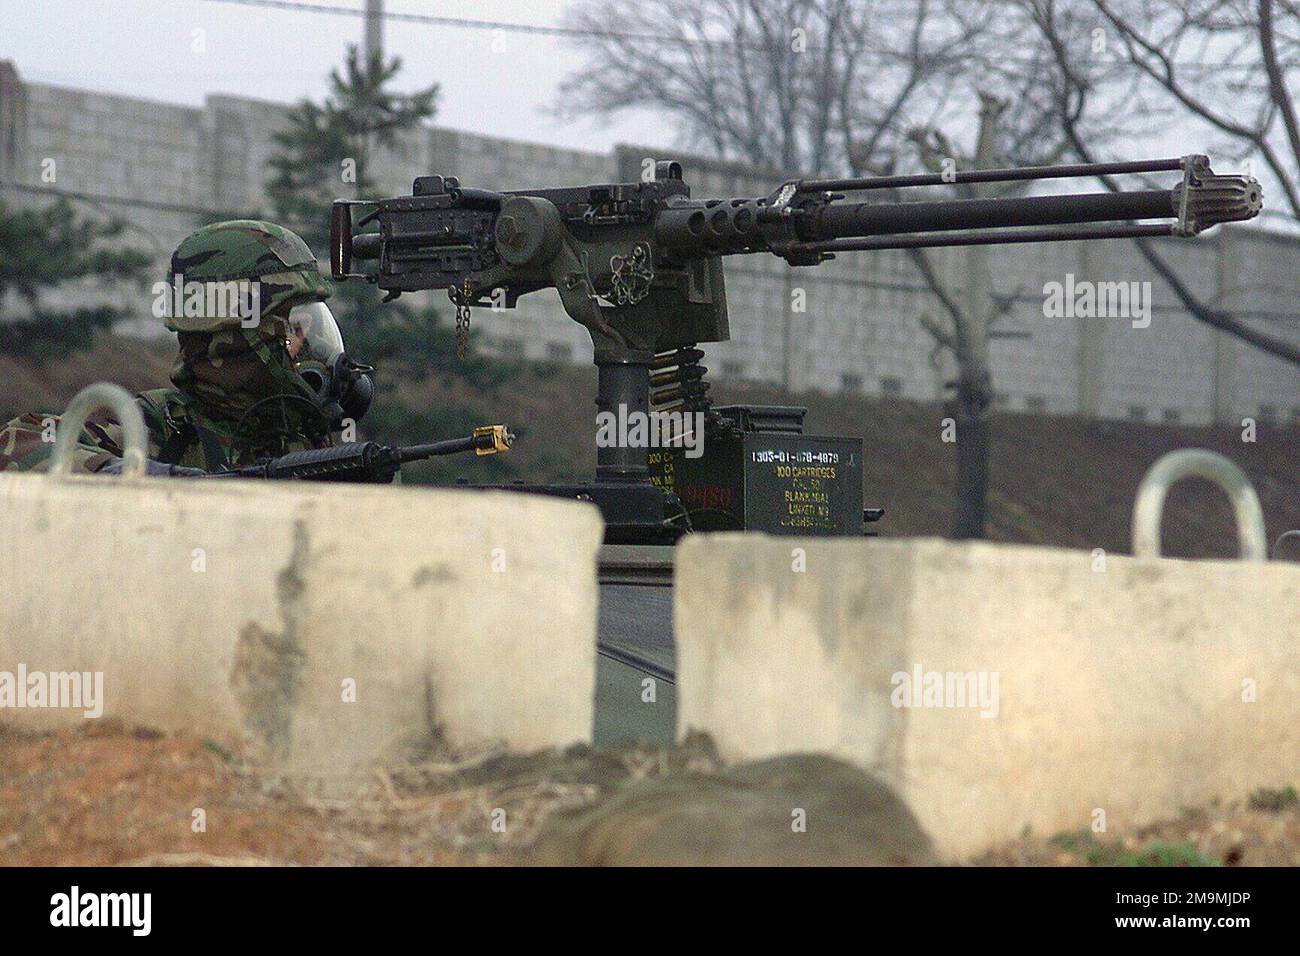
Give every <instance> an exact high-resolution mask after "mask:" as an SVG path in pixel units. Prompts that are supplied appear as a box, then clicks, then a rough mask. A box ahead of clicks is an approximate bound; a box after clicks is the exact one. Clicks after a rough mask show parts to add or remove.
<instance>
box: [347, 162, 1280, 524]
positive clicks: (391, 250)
mask: <svg viewBox="0 0 1300 956" xmlns="http://www.w3.org/2000/svg"><path fill="white" fill-rule="evenodd" d="M1174 172H1177V173H1179V174H1180V179H1179V180H1178V181H1177V182H1176V183H1174V184H1172V185H1171V186H1170V187H1169V188H1167V189H1140V190H1133V191H1124V192H1101V193H1069V194H1061V195H1041V196H1015V197H1002V198H991V199H984V198H976V199H969V198H967V199H940V200H931V201H909V202H899V201H892V200H893V196H894V195H895V193H894V191H896V190H902V189H910V188H915V187H943V186H949V185H953V184H960V183H994V182H1029V181H1035V180H1049V179H1068V178H1080V177H1093V176H1105V175H1130V174H1153V173H1174ZM873 191H890V192H889V193H888V195H889V196H890V199H891V201H884V202H872V201H861V200H860V201H849V199H848V195H847V194H850V193H852V194H855V198H856V197H860V196H862V195H864V194H868V193H871V192H873ZM1261 205H1262V202H1261V191H1260V186H1259V183H1258V182H1256V181H1255V180H1254V179H1252V178H1250V177H1245V176H1224V175H1218V174H1216V173H1214V172H1213V171H1212V170H1211V168H1210V164H1209V159H1208V158H1207V157H1205V156H1202V155H1191V156H1184V157H1182V158H1179V159H1158V160H1144V161H1139V162H1121V163H1089V164H1076V165H1065V166H1039V167H1028V168H1023V169H993V170H972V171H965V172H950V173H946V174H945V173H940V174H923V175H914V176H872V177H861V178H851V179H801V180H790V181H788V182H786V183H784V184H783V185H782V186H781V187H780V188H778V189H777V190H775V191H774V192H773V193H772V194H771V195H769V196H766V197H762V198H741V199H708V200H700V199H692V198H691V195H690V188H689V187H688V186H687V184H686V183H685V182H684V181H683V180H682V170H681V166H680V165H679V164H678V163H675V162H660V163H658V164H657V165H656V168H655V178H654V179H653V180H649V181H644V182H630V183H612V184H603V185H594V186H584V187H576V188H558V189H529V190H514V191H508V192H494V191H491V190H485V189H475V188H470V187H465V186H462V185H461V184H460V182H459V181H458V180H457V179H455V178H453V177H444V176H421V177H419V178H417V179H416V180H415V182H414V184H413V188H412V194H411V195H410V196H401V197H397V198H392V199H380V200H373V201H365V200H339V201H337V202H335V204H334V207H333V211H332V217H331V229H330V235H331V239H330V264H331V272H332V274H333V276H334V277H335V278H336V279H349V278H364V279H367V280H369V281H371V282H373V283H375V284H376V285H377V286H378V287H379V288H380V289H383V290H384V291H385V292H386V293H387V296H386V299H385V301H387V300H388V299H392V298H395V297H397V296H398V295H400V294H401V293H403V292H412V291H418V290H427V289H445V290H447V293H448V295H449V297H450V298H451V300H452V302H453V303H454V305H455V306H456V309H457V316H458V326H459V325H460V324H461V323H462V322H465V323H466V324H467V319H468V312H469V309H470V308H471V307H472V306H476V305H485V304H489V303H490V304H491V305H493V306H494V307H497V308H500V307H505V308H513V307H514V306H515V305H516V303H517V302H518V300H519V298H520V297H521V296H523V295H527V294H528V293H530V292H536V291H538V290H541V289H547V288H553V289H555V290H556V291H557V292H558V293H559V296H560V300H561V302H562V303H563V306H564V309H565V311H566V312H567V313H568V314H569V316H570V317H572V318H573V319H574V320H576V321H577V322H580V323H581V324H582V325H583V326H585V327H586V328H587V330H588V332H589V333H590V335H591V338H592V343H593V347H594V359H595V363H596V366H597V369H598V374H599V379H598V387H597V397H596V405H597V408H598V411H599V412H608V413H610V414H619V415H620V416H626V415H630V414H636V413H639V414H643V415H644V414H647V413H649V412H650V411H651V410H652V409H653V410H654V411H658V412H685V413H696V412H698V413H705V414H707V428H708V433H709V434H711V435H715V436H716V435H724V436H725V435H730V436H732V437H733V438H735V437H739V436H741V435H742V434H743V433H747V432H763V431H764V429H763V428H762V427H761V422H762V420H763V416H762V415H761V414H759V415H757V417H755V416H754V415H751V414H744V413H743V410H742V412H736V410H734V409H733V410H732V412H733V414H732V415H730V417H728V416H724V415H722V414H721V411H722V410H720V409H712V408H711V407H710V403H709V401H708V398H707V396H706V392H707V390H708V384H707V383H706V382H705V381H704V372H705V371H706V370H705V369H704V367H703V366H701V365H700V364H699V359H700V358H702V357H703V352H702V351H701V350H700V349H698V348H697V346H698V345H699V344H700V343H706V342H720V341H725V340H726V339H727V338H728V337H729V329H728V316H727V301H726V289H725V285H724V282H723V271H722V259H723V257H724V256H730V255H748V254H757V253H770V254H773V255H777V256H780V257H781V258H783V259H785V260H786V262H788V263H790V264H791V265H793V266H811V265H816V264H818V263H820V262H824V261H826V260H827V259H831V258H833V257H834V256H835V255H836V254H838V253H841V252H856V251H866V250H879V249H903V248H928V247H939V246H963V245H986V244H1007V243H1021V242H1051V241H1058V240H1071V239H1116V238H1124V237H1142V236H1183V237H1188V236H1194V235H1196V234H1198V233H1200V232H1202V231H1204V230H1205V229H1209V228H1211V227H1212V226H1215V225H1218V224H1220V223H1225V222H1237V221H1243V220H1248V219H1251V218H1253V217H1255V216H1256V215H1258V214H1259V212H1260V209H1261ZM358 206H360V207H367V208H368V209H369V211H368V212H365V213H364V215H362V216H361V217H360V218H358V219H357V220H356V221H355V222H354V220H353V209H354V208H355V207H358ZM371 226H374V227H377V231H364V230H367V227H371ZM355 230H363V231H361V232H360V233H357V232H356V231H355ZM359 261H369V262H374V263H375V264H376V265H375V268H374V271H371V272H364V273H363V272H354V271H353V269H354V264H355V263H356V262H359ZM756 421H758V422H759V423H760V424H759V426H757V427H756V426H755V422H756ZM778 431H779V429H778ZM796 434H801V430H800V432H797V433H796ZM679 437H680V436H679ZM783 440H784V439H783ZM809 441H812V439H809ZM742 444H744V443H743V442H742ZM746 447H747V446H746ZM751 451H752V450H751ZM768 451H773V450H772V449H768ZM794 451H797V449H786V451H783V452H781V454H785V453H787V452H790V453H793V452H794ZM752 453H753V454H758V452H757V451H753V452H752ZM773 453H776V452H775V451H773ZM857 454H858V455H859V456H860V454H861V452H860V447H859V449H858V452H857ZM659 463H660V464H662V462H659ZM650 465H651V462H650V455H649V448H648V447H645V446H642V447H629V445H628V443H612V444H606V445H602V446H601V447H599V448H598V450H597V469H596V482H595V484H594V485H583V486H538V487H534V488H532V489H531V490H536V491H542V492H544V493H551V494H562V495H565V496H576V497H587V498H590V499H592V500H595V501H596V502H597V503H598V504H600V505H601V508H602V511H604V512H605V514H606V521H607V522H608V523H609V524H610V525H611V531H612V533H611V541H617V540H646V539H647V536H650V537H653V535H654V534H660V535H663V536H667V537H672V536H674V535H675V534H678V533H680V532H681V531H682V530H685V528H686V527H687V526H688V525H689V524H690V522H689V519H688V518H687V517H686V515H687V512H688V510H689V509H688V508H687V507H686V506H683V505H682V503H681V501H679V500H677V498H676V497H675V495H674V494H673V492H674V491H679V490H681V487H680V485H679V484H678V483H677V481H676V478H674V477H673V475H672V474H671V473H669V474H668V475H667V476H665V472H664V471H663V469H662V468H660V469H658V470H657V473H656V475H655V477H656V478H657V479H658V483H659V485H660V491H661V492H662V494H661V493H659V492H653V491H651V490H650V489H649V488H648V479H650V478H651V467H650ZM714 490H717V489H714ZM859 492H860V489H859ZM860 504H861V497H860V493H859V495H858V497H857V507H858V508H859V509H860ZM706 507H707V510H710V511H717V510H718V509H717V508H716V507H714V506H713V505H708V506H706ZM732 518H734V515H733V516H732ZM841 524H842V522H830V523H828V524H825V525H822V526H816V527H813V528H812V529H811V530H812V532H813V533H815V532H816V530H817V527H823V528H824V529H826V530H832V531H833V530H837V529H838V527H839V525H841ZM615 526H620V527H626V528H630V529H631V531H629V532H628V534H627V535H622V534H621V532H619V531H617V530H616V527H615ZM721 526H724V527H725V526H727V524H726V522H725V521H724V522H723V523H722V525H721ZM741 526H742V527H749V526H752V525H750V524H748V523H746V522H745V521H743V520H742V521H741ZM859 527H860V525H859ZM783 529H784V526H783V528H768V530H783ZM785 530H791V531H792V533H793V532H799V533H809V530H810V529H809V528H807V527H803V528H790V529H785Z"/></svg>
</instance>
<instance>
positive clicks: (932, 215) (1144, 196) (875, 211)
mask: <svg viewBox="0 0 1300 956" xmlns="http://www.w3.org/2000/svg"><path fill="white" fill-rule="evenodd" d="M1175 215H1177V206H1176V196H1175V191H1174V190H1172V189H1144V190H1140V191H1137V192H1124V193H1082V194H1072V195H1065V196H1021V197H1011V198H1003V199H948V200H938V201H935V202H900V203H866V202H863V203H839V202H834V203H829V204H828V205H826V206H823V207H822V208H820V209H815V210H813V211H812V212H811V213H810V214H809V215H808V216H807V217H806V218H805V220H804V222H803V223H801V224H800V225H799V226H798V227H797V228H798V231H799V233H800V234H801V235H802V236H803V237H804V238H806V239H808V240H810V241H817V240H823V239H841V238H851V237H859V236H882V235H894V234H897V233H904V232H938V231H946V230H956V229H983V228H988V227H991V226H1048V225H1051V226H1063V225H1068V224H1072V223H1092V222H1115V221H1125V220H1129V219H1159V218H1162V217H1163V218H1166V219H1168V218H1171V217H1173V216H1175Z"/></svg>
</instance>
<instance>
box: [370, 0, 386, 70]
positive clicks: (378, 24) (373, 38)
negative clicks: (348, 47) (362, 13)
mask: <svg viewBox="0 0 1300 956" xmlns="http://www.w3.org/2000/svg"><path fill="white" fill-rule="evenodd" d="M365 48H366V62H367V63H373V62H374V61H375V60H377V59H378V60H382V58H383V55H384V0H366V42H365Z"/></svg>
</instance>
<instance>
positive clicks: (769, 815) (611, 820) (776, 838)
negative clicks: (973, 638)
mask: <svg viewBox="0 0 1300 956" xmlns="http://www.w3.org/2000/svg"><path fill="white" fill-rule="evenodd" d="M799 811H802V813H800V812H799ZM800 820H802V821H803V823H804V824H806V826H804V827H802V828H800V826H799V822H800ZM530 860H531V862H534V863H537V864H539V865H551V866H555V865H580V866H593V865H597V866H900V865H912V866H918V865H933V864H935V863H936V862H937V861H936V859H935V856H934V851H933V848H932V847H931V843H930V839H929V837H927V836H926V834H925V833H924V832H923V831H922V830H921V828H920V826H919V825H918V824H917V822H916V819H915V818H914V817H913V816H912V814H911V812H910V811H909V810H908V809H907V807H906V806H905V805H904V804H903V802H902V801H901V800H900V799H899V798H898V797H897V796H896V795H895V794H894V792H893V791H892V790H891V789H890V788H889V787H888V786H887V785H886V784H884V783H882V782H881V781H879V780H877V779H876V778H874V777H872V776H871V775H870V774H868V773H866V772H864V771H862V770H859V769H857V768H855V767H853V766H851V765H849V764H847V763H844V762H842V761H839V760H836V759H834V758H831V757H827V756H823V755H820V754H792V755H787V756H781V757H774V758H770V759H767V760H760V761H755V762H752V763H747V764H740V765H737V766H734V767H731V768H728V769H726V770H722V771H718V772H713V773H698V772H680V773H676V774H671V775H668V776H664V777H660V778H657V779H653V780H643V781H639V782H636V783H633V784H629V785H627V786H625V787H622V788H620V789H619V790H617V791H615V792H614V793H613V794H611V795H610V796H609V797H607V798H606V799H604V800H603V801H601V802H600V803H598V804H596V805H595V806H591V807H586V808H583V809H582V810H578V811H569V812H564V813H558V814H556V815H555V816H553V817H551V819H550V820H548V821H547V823H546V824H545V825H544V827H543V829H542V832H541V834H540V835H539V837H538V839H537V841H536V843H535V844H534V846H533V851H532V853H531V854H530Z"/></svg>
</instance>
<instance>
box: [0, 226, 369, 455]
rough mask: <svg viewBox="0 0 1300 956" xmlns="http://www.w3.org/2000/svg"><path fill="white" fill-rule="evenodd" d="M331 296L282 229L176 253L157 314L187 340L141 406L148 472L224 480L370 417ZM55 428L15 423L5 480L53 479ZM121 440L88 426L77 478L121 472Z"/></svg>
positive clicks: (201, 235) (201, 234)
mask: <svg viewBox="0 0 1300 956" xmlns="http://www.w3.org/2000/svg"><path fill="white" fill-rule="evenodd" d="M330 292H331V289H330V285H329V282H328V281H327V280H326V279H325V278H323V277H322V276H321V274H320V270H319V268H318V267H317V265H316V259H315V256H313V255H312V253H311V250H310V249H309V248H308V247H307V244H306V243H305V242H303V241H302V239H301V238H299V237H298V236H297V235H296V234H295V233H293V232H290V231H289V230H288V229H285V228H283V227H281V226H277V225H274V224H273V223H269V222H258V221H253V220H237V221H232V222H220V223H216V224H214V225H210V226H204V227H203V228H202V229H199V230H198V231H197V232H195V233H193V234H191V235H190V236H189V237H188V238H186V239H185V240H184V241H183V242H182V243H181V244H180V245H179V246H178V247H177V248H176V251H175V253H173V255H172V261H171V276H170V281H169V282H167V283H159V284H158V285H156V286H155V287H154V293H155V295H156V296H157V297H158V298H157V299H156V300H155V314H158V315H160V316H162V317H165V319H166V322H165V324H166V326H167V328H169V329H171V330H172V331H174V332H176V333H177V335H178V337H179V340H180V354H179V355H178V356H177V358H176V362H175V364H174V365H173V366H172V371H171V382H172V385H173V386H174V387H173V388H159V389H152V390H150V391H147V392H141V393H140V394H139V395H138V396H137V397H136V402H137V404H138V405H139V407H140V411H141V412H143V413H144V421H145V425H146V427H147V429H148V432H149V459H150V462H149V465H148V470H149V472H150V473H151V474H186V473H192V471H193V470H194V469H200V470H202V471H218V470H222V469H225V468H227V467H234V466H240V465H246V464H251V463H253V462H255V461H257V460H258V459H261V458H267V457H273V456H276V455H281V454H285V453H287V452H290V451H295V450H299V449H303V448H319V447H323V446H325V445H328V444H330V443H331V439H330V432H331V431H333V430H337V429H339V428H342V427H344V426H345V425H346V424H347V423H348V421H349V420H351V421H353V422H355V421H356V420H358V419H360V418H361V416H362V415H364V414H365V411H366V409H367V408H368V407H369V405H370V400H371V398H372V397H373V395H374V383H373V381H372V380H371V378H370V372H372V371H373V369H371V368H370V367H369V366H366V365H360V364H358V363H356V362H352V361H350V360H349V359H348V358H347V356H346V354H345V353H344V351H343V337H342V335H341V334H340V332H339V328H338V324H337V323H336V322H335V321H334V317H333V315H332V314H331V313H330V310H329V307H328V306H327V305H325V299H326V298H328V297H329V295H330ZM236 304H237V306H238V307H234V306H235V305H236ZM56 428H57V418H56V417H55V416H50V415H37V414H27V415H23V416H21V417H19V418H16V419H14V420H13V421H11V422H9V423H8V425H6V426H5V428H4V429H3V431H0V470H4V469H11V468H12V469H18V470H44V468H45V467H47V465H48V460H49V457H50V453H51V451H52V450H53V447H54V445H53V441H54V433H55V429H56ZM121 442H122V429H121V427H120V426H119V424H118V423H117V422H115V421H112V420H111V419H108V420H100V421H92V422H90V423H88V424H87V425H86V427H85V428H84V429H83V431H82V433H81V435H80V437H79V439H78V443H77V445H76V446H75V448H74V453H73V461H72V468H73V471H76V472H82V473H86V472H94V473H100V474H111V473H116V472H120V471H121V467H122V445H121Z"/></svg>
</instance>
